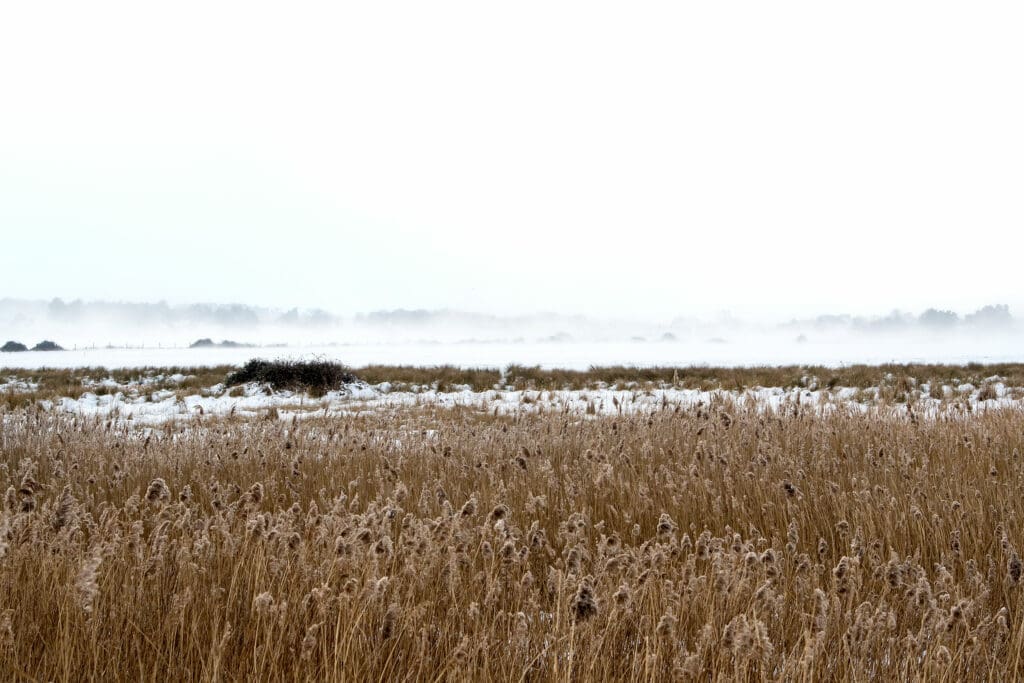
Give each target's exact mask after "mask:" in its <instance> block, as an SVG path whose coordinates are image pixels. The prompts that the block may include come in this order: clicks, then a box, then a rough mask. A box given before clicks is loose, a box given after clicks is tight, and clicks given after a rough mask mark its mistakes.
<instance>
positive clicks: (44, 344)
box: [32, 340, 64, 351]
mask: <svg viewBox="0 0 1024 683" xmlns="http://www.w3.org/2000/svg"><path fill="white" fill-rule="evenodd" d="M32 350H33V351H63V350H64V347H62V346H60V345H59V344H57V342H52V341H50V340H46V341H41V342H39V343H38V344H36V345H35V346H33V347H32Z"/></svg>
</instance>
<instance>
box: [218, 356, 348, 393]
mask: <svg viewBox="0 0 1024 683" xmlns="http://www.w3.org/2000/svg"><path fill="white" fill-rule="evenodd" d="M358 381H359V378H358V377H356V376H355V375H354V374H353V373H352V371H351V370H350V369H349V368H348V367H346V366H345V365H342V364H341V363H335V362H332V361H327V360H315V361H299V360H273V361H271V360H263V359H262V358H253V359H252V360H251V361H249V362H248V363H246V364H245V365H243V366H242V367H241V368H239V369H238V370H235V371H234V372H232V373H230V374H229V375H228V377H227V380H226V383H227V385H228V386H232V385H235V384H245V383H246V382H265V383H267V384H269V385H270V386H271V387H273V388H274V389H291V390H293V391H300V390H305V391H309V392H311V393H314V394H322V393H325V392H328V391H331V390H332V389H340V388H341V387H342V386H344V385H346V384H352V383H353V382H358Z"/></svg>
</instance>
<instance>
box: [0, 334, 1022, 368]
mask: <svg viewBox="0 0 1024 683" xmlns="http://www.w3.org/2000/svg"><path fill="white" fill-rule="evenodd" d="M255 357H261V358H285V357H287V358H310V357H323V358H327V359H331V360H338V361H341V362H343V363H346V364H348V365H352V366H361V365H371V364H381V365H418V366H421V365H445V364H446V365H455V366H460V367H504V366H507V365H509V364H513V363H515V364H520V365H540V366H542V367H547V368H551V367H558V368H568V369H585V368H587V367H590V366H607V365H640V366H654V365H662V366H691V365H708V366H719V367H733V366H750V365H793V364H806V365H829V366H840V365H851V364H859V363H862V364H869V365H877V364H882V363H950V364H959V363H967V362H982V363H997V362H1017V361H1022V360H1024V344H1022V343H1020V341H1019V340H1016V339H1014V338H1011V337H993V338H990V339H987V340H978V339H977V338H969V339H968V338H955V337H954V338H948V339H941V340H929V339H927V338H922V339H919V340H914V339H909V340H908V339H906V338H901V339H899V340H894V339H889V338H885V337H864V338H862V339H851V338H844V339H841V340H835V341H830V340H821V341H815V340H813V339H811V340H810V341H807V342H803V343H798V342H796V341H795V340H793V339H791V338H786V339H780V338H778V337H765V336H756V337H745V338H737V339H726V340H721V341H708V340H702V341H648V342H561V343H555V342H551V343H519V344H514V343H482V342H462V343H441V342H437V343H432V342H425V343H375V344H343V345H333V346H289V347H286V348H280V347H253V348H204V349H189V348H95V349H70V350H66V351H54V352H34V351H28V352H22V353H3V354H0V367H10V368H41V367H51V368H74V367H106V368H132V367H197V366H213V365H240V364H242V363H244V362H245V361H247V360H249V359H250V358H255Z"/></svg>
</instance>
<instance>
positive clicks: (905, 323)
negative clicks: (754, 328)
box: [787, 304, 1014, 332]
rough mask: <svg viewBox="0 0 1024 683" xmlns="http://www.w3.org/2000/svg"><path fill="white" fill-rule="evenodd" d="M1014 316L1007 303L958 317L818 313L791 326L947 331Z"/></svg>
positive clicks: (944, 313)
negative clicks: (818, 314) (868, 315)
mask: <svg viewBox="0 0 1024 683" xmlns="http://www.w3.org/2000/svg"><path fill="white" fill-rule="evenodd" d="M1013 324H1014V318H1013V316H1012V315H1010V307H1009V306H1008V305H1007V304H995V305H990V306H984V307H982V308H979V309H978V310H976V311H974V312H973V313H968V314H967V315H965V316H963V317H961V316H960V315H958V314H957V313H955V312H954V311H949V310H940V309H937V308H929V309H927V310H926V311H924V312H923V313H921V314H919V315H914V314H912V313H905V312H902V311H893V312H892V313H890V314H889V315H886V316H882V317H854V316H849V315H820V316H818V317H816V318H813V319H810V320H793V321H792V322H790V323H788V324H787V327H792V328H801V329H804V328H810V329H817V330H829V329H837V328H838V329H842V328H846V329H852V330H859V331H863V332H898V331H901V330H908V329H911V328H920V329H928V330H950V329H953V328H957V327H976V328H988V329H993V328H1010V327H1012V326H1013Z"/></svg>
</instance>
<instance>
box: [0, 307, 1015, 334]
mask: <svg viewBox="0 0 1024 683" xmlns="http://www.w3.org/2000/svg"><path fill="white" fill-rule="evenodd" d="M47 322H49V323H61V324H67V325H74V324H83V325H84V324H94V323H101V324H110V325H115V326H118V327H121V328H125V329H130V328H133V327H134V328H138V327H148V326H158V325H170V326H177V325H188V326H193V327H200V328H202V327H203V326H209V327H218V328H238V329H253V328H256V327H259V326H275V325H276V326H290V327H307V328H309V327H319V328H330V327H337V326H342V325H344V324H353V325H356V326H359V327H376V328H404V329H420V328H422V329H428V328H434V329H462V330H467V331H472V330H478V331H481V332H484V333H487V332H488V331H503V332H504V333H508V332H509V331H511V330H516V331H522V330H525V329H531V330H532V333H533V334H535V335H538V334H540V335H542V336H543V335H551V334H554V335H555V336H556V337H558V336H559V335H561V336H563V337H565V338H570V337H576V336H579V337H580V338H586V337H591V336H602V335H604V336H607V334H608V330H609V329H615V330H617V331H618V332H620V333H622V334H630V335H632V334H635V333H634V332H629V331H625V328H626V327H630V328H632V326H637V325H638V326H640V327H642V328H645V334H647V335H651V334H655V335H656V336H657V337H662V336H663V335H668V336H665V337H663V338H665V339H668V338H670V337H671V336H672V335H671V334H669V330H671V331H673V332H676V333H683V332H691V333H695V334H702V333H708V334H711V333H712V330H723V331H729V330H742V329H744V328H748V327H751V326H752V325H751V323H748V322H746V321H743V320H741V319H737V318H732V317H729V316H726V317H724V318H720V319H717V320H711V321H709V320H702V319H698V318H694V317H683V316H680V317H677V318H675V319H674V320H672V321H671V323H669V324H668V325H665V324H664V323H657V322H647V323H643V322H638V321H633V322H629V323H623V324H621V325H620V324H615V325H610V321H607V320H602V319H600V318H594V317H587V316H583V315H564V314H559V313H536V314H530V315H500V314H490V313H473V312H467V311H456V310H450V309H439V310H426V309H414V310H409V309H402V308H398V309H394V310H388V311H372V312H369V313H360V314H357V315H355V316H352V317H349V318H343V317H340V316H338V315H335V314H332V313H329V312H327V311H324V310H322V309H316V308H315V309H305V310H300V309H298V308H292V309H290V310H286V311H282V310H276V309H271V308H263V307H258V306H248V305H245V304H209V303H199V304H186V305H174V306H172V305H170V304H168V303H166V302H163V301H161V302H157V303H121V302H109V301H89V302H86V301H82V300H74V301H70V302H66V301H64V300H63V299H59V298H58V299H53V300H51V301H28V300H23V299H0V328H3V327H7V328H10V329H12V330H16V329H18V328H19V327H22V326H28V325H31V324H40V323H47ZM1014 324H1015V319H1014V318H1013V316H1012V315H1011V314H1010V307H1009V306H1008V305H1007V304H994V305H989V306H984V307H982V308H979V309H978V310H976V311H974V312H972V313H967V314H965V315H960V314H958V313H956V312H954V311H951V310H943V309H938V308H929V309H927V310H925V311H924V312H922V313H920V314H914V313H907V312H903V311H898V310H897V311H893V312H891V313H889V314H888V315H881V316H852V315H842V314H839V315H831V314H830V315H819V316H817V317H814V318H804V319H794V320H791V321H789V322H785V323H780V324H778V325H776V326H775V328H774V329H777V330H780V331H792V330H797V331H800V332H812V331H819V332H828V331H852V332H864V333H877V332H900V331H909V330H914V329H918V330H925V331H932V332H942V331H948V330H953V329H958V328H962V329H970V328H984V329H989V330H993V329H1009V328H1011V327H1013V326H1014ZM757 328H758V329H760V330H762V331H764V330H765V329H766V328H765V327H764V326H761V325H759V326H757ZM768 329H772V328H768ZM566 331H571V333H570V332H566ZM542 333H543V334H542Z"/></svg>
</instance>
